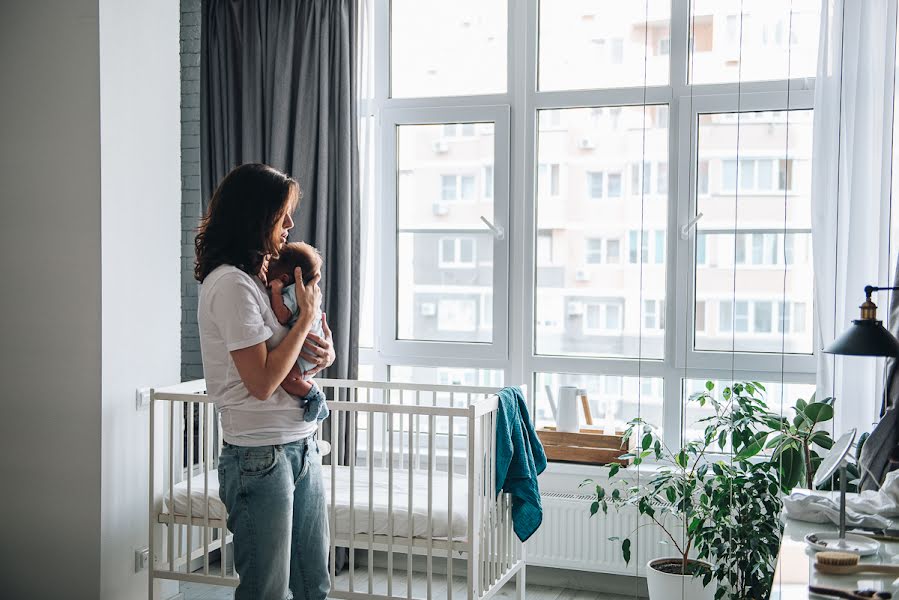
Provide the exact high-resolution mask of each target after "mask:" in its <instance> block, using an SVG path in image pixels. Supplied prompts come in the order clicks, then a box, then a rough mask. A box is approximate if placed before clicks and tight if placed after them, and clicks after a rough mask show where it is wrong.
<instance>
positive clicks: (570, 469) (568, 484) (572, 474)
mask: <svg viewBox="0 0 899 600" xmlns="http://www.w3.org/2000/svg"><path fill="white" fill-rule="evenodd" d="M661 467H662V466H661V465H657V464H652V463H650V464H645V463H644V464H642V465H640V467H639V469H638V468H637V467H634V466H630V467H625V468H623V469H621V470H620V471H618V475H616V476H615V479H616V480H621V479H629V480H632V481H636V480H637V477H638V472H639V476H640V477H641V478H642V477H647V476H649V477H651V476H653V475H655V474H656V473H658V472H659V470H660V469H661ZM608 472H609V468H608V467H605V466H601V465H581V464H575V463H563V462H549V463H548V464H547V465H546V471H544V472H543V473H542V474H541V475H540V490H541V491H543V492H561V493H572V494H576V493H578V491H579V486H580V484H581V483H582V482H583V481H584V480H585V479H596V480H599V481H605V480H606V475H607V474H608Z"/></svg>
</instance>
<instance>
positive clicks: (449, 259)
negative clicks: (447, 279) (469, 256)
mask: <svg viewBox="0 0 899 600" xmlns="http://www.w3.org/2000/svg"><path fill="white" fill-rule="evenodd" d="M440 244H441V245H440V251H441V256H440V259H441V262H445V263H453V262H456V240H454V239H447V240H441V241H440Z"/></svg>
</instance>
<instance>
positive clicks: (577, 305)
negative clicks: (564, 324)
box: [567, 302, 584, 317]
mask: <svg viewBox="0 0 899 600" xmlns="http://www.w3.org/2000/svg"><path fill="white" fill-rule="evenodd" d="M567 312H568V316H569V317H577V316H579V315H582V314H584V303H583V302H569V303H568V310H567Z"/></svg>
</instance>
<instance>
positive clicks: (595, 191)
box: [587, 173, 602, 198]
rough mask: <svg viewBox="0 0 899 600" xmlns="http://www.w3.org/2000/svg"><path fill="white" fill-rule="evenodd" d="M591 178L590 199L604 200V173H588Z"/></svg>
mask: <svg viewBox="0 0 899 600" xmlns="http://www.w3.org/2000/svg"><path fill="white" fill-rule="evenodd" d="M587 176H588V177H589V178H590V183H589V186H590V188H589V189H590V197H591V198H602V173H588V174H587Z"/></svg>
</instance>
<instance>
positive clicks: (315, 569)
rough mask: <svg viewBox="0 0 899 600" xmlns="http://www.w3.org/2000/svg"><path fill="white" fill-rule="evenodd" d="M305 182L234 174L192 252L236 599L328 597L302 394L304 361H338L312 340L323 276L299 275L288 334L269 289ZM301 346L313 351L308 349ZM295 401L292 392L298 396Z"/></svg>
mask: <svg viewBox="0 0 899 600" xmlns="http://www.w3.org/2000/svg"><path fill="white" fill-rule="evenodd" d="M299 199H300V189H299V185H298V184H297V182H296V181H295V180H293V179H291V178H290V177H288V176H287V175H285V174H284V173H281V172H280V171H277V170H276V169H273V168H271V167H269V166H266V165H260V164H246V165H242V166H240V167H237V168H236V169H234V170H233V171H231V172H230V173H229V174H228V175H227V176H226V177H225V178H224V179H223V180H222V182H221V183H220V184H219V187H218V189H217V190H216V191H215V194H213V196H212V200H211V202H210V205H209V210H208V212H207V214H206V216H205V218H204V219H203V221H202V223H201V224H200V229H199V233H198V234H197V237H196V241H195V245H196V253H197V262H196V268H195V273H194V274H195V276H196V278H197V280H198V281H200V283H201V284H202V285H201V286H200V295H199V301H198V308H197V319H198V322H199V326H200V346H201V350H202V355H203V370H204V372H205V375H206V386H207V390H208V393H209V396H210V397H211V398H212V399H213V400H214V401H215V405H216V407H217V408H218V409H219V414H220V418H221V423H222V432H223V437H224V448H223V450H222V454H221V457H220V458H219V467H218V469H219V495H220V496H221V498H222V501H223V502H224V504H225V507H226V508H227V510H228V528H229V529H230V530H231V531H232V532H233V533H234V567H235V569H236V570H237V573H238V575H240V585H239V586H238V588H237V591H236V592H235V594H234V597H235V599H237V600H244V599H246V600H249V599H252V600H283V599H285V598H287V597H288V589H290V590H291V591H292V592H293V597H294V598H295V599H297V600H299V599H308V600H311V599H319V598H325V597H326V596H327V594H328V592H329V588H330V585H329V580H328V566H327V555H328V522H327V513H326V507H325V499H324V486H323V484H322V474H321V455H320V454H319V450H318V445H317V444H316V442H315V438H314V437H313V436H314V434H315V431H316V424H315V423H306V422H305V421H304V420H303V410H302V409H301V408H299V407H300V402H299V401H298V400H297V398H296V396H302V395H304V394H306V393H308V392H309V389H310V387H311V386H310V384H309V383H308V382H306V381H305V380H304V377H303V374H302V373H300V372H299V370H298V369H297V368H296V366H295V365H296V362H297V358H298V357H303V358H304V359H306V360H308V361H309V362H311V363H314V364H315V365H317V366H316V367H315V368H314V369H312V370H311V371H309V372H307V375H314V374H315V373H317V372H318V371H319V370H321V369H322V368H324V367H326V366H328V365H329V364H331V363H332V362H333V361H334V351H333V348H332V346H331V332H330V330H329V329H328V326H327V323H323V328H324V332H325V338H324V339H323V338H320V337H318V336H315V335H312V334H310V333H309V328H310V325H311V323H312V317H313V315H315V314H316V313H317V311H318V309H319V306H320V304H321V291H320V290H319V287H318V285H317V283H318V277H316V278H315V279H313V280H311V281H310V282H309V283H307V284H306V285H305V286H304V285H303V277H302V272H301V271H300V269H297V271H298V272H297V273H296V281H297V304H298V305H299V307H300V318H299V320H298V321H297V323H296V324H295V325H294V326H293V327H292V328H291V329H289V330H288V329H286V328H285V327H283V326H282V325H281V324H280V323H278V320H277V318H276V317H275V315H274V314H273V313H272V310H271V306H270V304H269V300H268V295H267V294H266V291H265V286H266V280H265V273H266V266H267V264H268V260H269V258H270V257H272V256H276V255H277V253H278V249H279V248H280V247H281V246H282V245H283V244H284V243H285V242H286V241H287V233H288V232H289V231H290V229H292V228H293V219H292V218H291V214H292V213H293V212H294V210H296V207H297V204H298V202H299ZM304 344H305V345H304ZM291 394H293V395H291Z"/></svg>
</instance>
